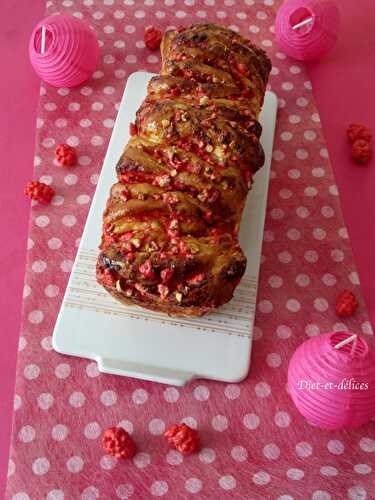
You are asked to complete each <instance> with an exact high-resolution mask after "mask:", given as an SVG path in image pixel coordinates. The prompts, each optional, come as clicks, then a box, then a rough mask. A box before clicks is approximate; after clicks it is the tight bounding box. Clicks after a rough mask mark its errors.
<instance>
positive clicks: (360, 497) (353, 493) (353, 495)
mask: <svg viewBox="0 0 375 500" xmlns="http://www.w3.org/2000/svg"><path fill="white" fill-rule="evenodd" d="M348 498H350V500H365V499H366V498H367V491H366V490H365V489H364V488H363V487H362V486H360V485H355V486H352V487H351V488H349V489H348Z"/></svg>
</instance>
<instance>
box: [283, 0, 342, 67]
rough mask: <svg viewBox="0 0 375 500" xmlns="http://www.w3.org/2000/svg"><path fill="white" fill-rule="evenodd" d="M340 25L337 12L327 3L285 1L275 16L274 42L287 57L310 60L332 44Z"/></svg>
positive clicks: (331, 3)
mask: <svg viewBox="0 0 375 500" xmlns="http://www.w3.org/2000/svg"><path fill="white" fill-rule="evenodd" d="M339 25H340V16H339V11H338V9H337V7H336V5H335V4H334V3H333V2H331V1H329V0H286V1H285V2H284V4H283V5H282V6H281V7H280V9H279V10H278V12H277V16H276V23H275V34H276V40H277V43H278V45H279V47H280V49H281V50H283V51H284V52H285V53H286V54H288V56H290V57H293V58H294V59H298V60H300V61H313V60H317V59H319V58H320V57H322V56H323V55H325V54H326V53H327V52H328V51H329V50H331V48H332V47H333V46H334V45H335V43H336V41H337V33H338V31H339Z"/></svg>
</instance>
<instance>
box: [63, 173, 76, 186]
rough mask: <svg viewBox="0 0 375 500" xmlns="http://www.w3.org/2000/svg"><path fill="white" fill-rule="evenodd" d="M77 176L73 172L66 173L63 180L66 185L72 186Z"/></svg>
mask: <svg viewBox="0 0 375 500" xmlns="http://www.w3.org/2000/svg"><path fill="white" fill-rule="evenodd" d="M77 181H78V177H77V176H76V175H75V174H68V175H66V176H65V177H64V182H65V184H68V186H74V184H77Z"/></svg>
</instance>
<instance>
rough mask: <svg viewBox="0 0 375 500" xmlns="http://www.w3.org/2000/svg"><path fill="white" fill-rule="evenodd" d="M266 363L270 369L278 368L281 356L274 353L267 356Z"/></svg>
mask: <svg viewBox="0 0 375 500" xmlns="http://www.w3.org/2000/svg"><path fill="white" fill-rule="evenodd" d="M266 363H267V365H268V366H269V367H270V368H278V367H279V366H280V365H281V356H280V354H277V353H276V352H271V353H270V354H267V358H266Z"/></svg>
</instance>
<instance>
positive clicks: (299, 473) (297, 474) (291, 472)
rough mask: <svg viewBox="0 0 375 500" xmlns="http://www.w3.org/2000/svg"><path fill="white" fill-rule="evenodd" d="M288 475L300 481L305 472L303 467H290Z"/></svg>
mask: <svg viewBox="0 0 375 500" xmlns="http://www.w3.org/2000/svg"><path fill="white" fill-rule="evenodd" d="M286 475H287V476H288V478H289V479H292V480H294V481H299V480H300V479H302V478H303V476H304V475H305V473H304V472H303V470H301V469H294V468H292V469H288V470H287V472H286Z"/></svg>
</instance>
